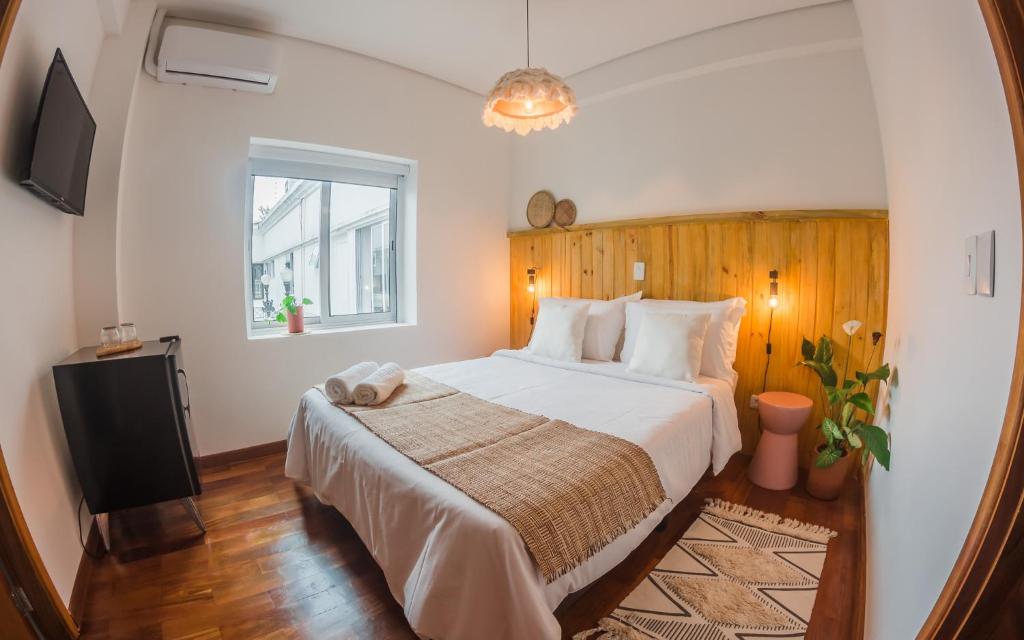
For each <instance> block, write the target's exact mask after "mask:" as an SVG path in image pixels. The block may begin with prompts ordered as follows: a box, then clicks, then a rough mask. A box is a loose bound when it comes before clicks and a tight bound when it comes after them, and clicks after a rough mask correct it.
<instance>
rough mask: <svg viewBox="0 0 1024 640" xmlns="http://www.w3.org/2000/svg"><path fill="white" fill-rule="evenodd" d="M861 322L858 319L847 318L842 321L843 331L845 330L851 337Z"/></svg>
mask: <svg viewBox="0 0 1024 640" xmlns="http://www.w3.org/2000/svg"><path fill="white" fill-rule="evenodd" d="M862 324H863V323H862V322H861V321H860V320H847V321H846V322H844V323H843V331H845V332H846V335H848V336H850V337H853V334H855V333H857V330H858V329H860V326H861V325H862Z"/></svg>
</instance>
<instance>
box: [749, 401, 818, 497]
mask: <svg viewBox="0 0 1024 640" xmlns="http://www.w3.org/2000/svg"><path fill="white" fill-rule="evenodd" d="M757 406H758V412H759V413H760V414H761V427H762V428H763V429H764V431H763V432H762V433H761V441H760V442H758V443H757V451H756V452H755V453H754V460H753V461H752V462H751V463H750V469H748V470H747V475H748V476H750V480H751V481H752V482H753V483H754V484H756V485H758V486H760V487H764V488H765V489H776V490H783V489H791V488H793V486H794V485H795V484H796V479H797V477H796V468H797V463H796V457H797V451H796V450H797V446H796V445H797V437H798V436H799V434H800V429H802V428H803V426H804V424H805V423H806V422H807V418H809V417H810V415H811V410H812V409H813V408H814V403H813V402H812V401H811V399H810V398H808V397H807V396H802V395H800V394H799V393H789V392H787V391H769V392H767V393H762V394H761V395H760V396H758V399H757Z"/></svg>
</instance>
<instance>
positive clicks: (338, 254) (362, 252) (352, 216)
mask: <svg viewBox="0 0 1024 640" xmlns="http://www.w3.org/2000/svg"><path fill="white" fill-rule="evenodd" d="M330 189H331V193H330V221H331V226H330V228H331V240H330V251H331V274H330V306H331V309H330V312H331V315H332V316H345V315H352V314H362V313H387V312H390V311H391V275H392V274H391V269H392V256H391V217H392V213H393V212H392V199H393V195H392V192H393V191H394V190H393V189H389V188H386V187H374V186H366V185H356V184H346V183H340V182H333V183H331V185H330Z"/></svg>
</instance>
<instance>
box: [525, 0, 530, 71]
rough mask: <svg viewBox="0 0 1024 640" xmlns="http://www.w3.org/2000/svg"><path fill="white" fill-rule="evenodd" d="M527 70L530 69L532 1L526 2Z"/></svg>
mask: <svg viewBox="0 0 1024 640" xmlns="http://www.w3.org/2000/svg"><path fill="white" fill-rule="evenodd" d="M526 68H527V69H529V68H530V0H526Z"/></svg>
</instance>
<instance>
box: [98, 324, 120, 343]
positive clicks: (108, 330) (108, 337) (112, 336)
mask: <svg viewBox="0 0 1024 640" xmlns="http://www.w3.org/2000/svg"><path fill="white" fill-rule="evenodd" d="M120 341H121V334H120V332H119V331H118V330H117V327H103V329H101V330H100V344H101V345H103V346H104V347H109V346H110V345H113V344H117V343H118V342H120Z"/></svg>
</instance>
